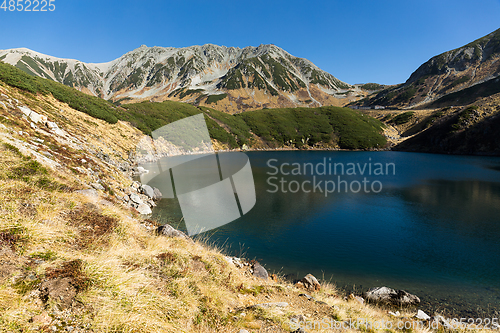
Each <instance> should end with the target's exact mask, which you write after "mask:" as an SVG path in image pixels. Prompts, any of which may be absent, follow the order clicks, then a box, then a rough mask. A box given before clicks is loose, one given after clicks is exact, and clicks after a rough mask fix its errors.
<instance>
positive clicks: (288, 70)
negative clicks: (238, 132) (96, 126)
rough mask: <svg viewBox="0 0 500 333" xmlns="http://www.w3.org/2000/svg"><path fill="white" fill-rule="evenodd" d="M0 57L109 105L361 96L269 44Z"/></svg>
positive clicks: (342, 100)
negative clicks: (90, 58) (94, 57)
mask: <svg viewBox="0 0 500 333" xmlns="http://www.w3.org/2000/svg"><path fill="white" fill-rule="evenodd" d="M0 60H1V61H3V62H5V63H9V64H12V65H14V66H16V67H18V68H20V69H22V70H23V71H25V72H26V73H28V74H30V75H35V76H40V77H43V78H47V79H51V80H54V81H57V82H60V83H63V84H65V85H68V86H71V87H75V88H77V89H79V90H81V91H83V92H85V93H88V94H92V95H95V96H98V97H101V98H104V99H107V100H112V101H114V102H120V103H126V102H131V101H136V102H137V101H144V100H148V101H149V100H151V101H164V100H175V101H185V102H189V103H192V104H196V105H205V106H211V107H214V108H216V109H218V110H220V111H224V112H228V113H237V112H241V111H245V110H253V109H259V108H260V109H261V108H272V107H296V106H308V107H313V106H315V107H318V106H322V105H336V106H340V105H344V104H347V103H349V102H351V101H352V100H355V99H359V97H362V96H364V94H365V91H364V90H363V89H361V88H360V87H358V86H352V85H349V84H347V83H344V82H342V81H340V80H338V79H337V78H335V77H334V76H332V75H331V74H329V73H327V72H325V71H322V70H321V69H319V68H318V67H317V66H315V65H314V64H313V63H311V62H310V61H308V60H306V59H302V58H297V57H294V56H292V55H290V54H289V53H288V52H286V51H284V50H283V49H281V48H279V47H277V46H275V45H261V46H259V47H246V48H243V49H240V48H234V47H225V46H216V45H211V44H207V45H203V46H191V47H186V48H171V47H169V48H164V47H146V46H141V47H140V48H138V49H136V50H133V51H131V52H129V53H127V54H125V55H123V56H122V57H120V58H118V59H116V60H113V61H111V62H108V63H102V64H87V63H83V62H81V61H78V60H70V59H60V58H56V57H52V56H47V55H44V54H40V53H37V52H34V51H31V50H28V49H24V48H21V49H11V50H2V51H0Z"/></svg>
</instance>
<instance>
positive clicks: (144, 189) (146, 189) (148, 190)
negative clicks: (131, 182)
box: [141, 185, 155, 199]
mask: <svg viewBox="0 0 500 333" xmlns="http://www.w3.org/2000/svg"><path fill="white" fill-rule="evenodd" d="M141 189H142V193H144V194H145V195H147V196H148V197H149V198H150V199H154V198H155V191H154V190H153V188H152V187H151V186H149V185H142V186H141Z"/></svg>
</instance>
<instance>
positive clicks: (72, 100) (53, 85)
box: [0, 61, 118, 124]
mask: <svg viewBox="0 0 500 333" xmlns="http://www.w3.org/2000/svg"><path fill="white" fill-rule="evenodd" d="M0 81H3V82H5V83H7V84H8V85H10V86H12V87H16V88H19V89H22V90H24V91H27V92H30V93H32V94H38V93H39V94H44V95H46V94H52V96H54V98H55V99H57V100H59V101H61V102H63V103H67V104H68V105H69V106H71V107H72V108H74V109H75V110H78V111H81V112H84V113H86V114H88V115H90V116H92V117H94V118H98V119H102V120H105V121H107V122H109V123H111V124H114V123H116V122H117V121H118V118H117V115H118V112H117V111H116V108H115V106H113V105H112V104H111V103H109V102H107V101H105V100H103V99H100V98H97V97H93V96H89V95H87V94H84V93H82V92H80V91H78V90H76V89H73V88H70V87H67V86H65V85H63V84H61V83H57V82H54V81H52V80H48V79H42V78H40V77H35V76H31V75H29V74H26V73H25V72H23V71H22V70H20V69H18V68H16V67H14V66H11V65H9V64H5V63H3V62H1V61H0Z"/></svg>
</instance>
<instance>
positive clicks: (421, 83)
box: [356, 29, 500, 109]
mask: <svg viewBox="0 0 500 333" xmlns="http://www.w3.org/2000/svg"><path fill="white" fill-rule="evenodd" d="M499 77H500V29H497V30H495V31H493V32H492V33H490V34H488V35H486V36H484V37H481V38H479V39H476V40H474V41H473V42H470V43H468V44H466V45H464V46H461V47H458V48H456V49H453V50H450V51H447V52H443V53H441V54H439V55H436V56H434V57H432V58H430V59H429V60H428V61H426V62H425V63H423V64H422V65H420V66H419V67H418V68H417V69H416V70H415V71H414V72H413V73H412V74H411V75H410V77H409V78H408V80H407V81H406V82H405V83H403V84H400V85H397V86H395V87H391V88H388V89H385V90H383V91H381V92H379V93H378V94H376V95H375V96H371V97H370V98H367V99H364V100H363V101H361V102H359V103H356V104H359V105H363V106H369V105H382V106H386V107H397V108H408V109H416V108H427V107H443V106H453V105H458V104H457V103H459V105H467V104H469V103H473V102H474V101H475V100H476V99H477V98H479V97H485V96H482V95H481V92H482V91H485V90H486V91H488V92H489V93H488V94H489V95H491V94H495V93H497V92H500V87H498V83H497V82H498V80H497V79H498V78H499ZM466 89H469V90H468V92H463V91H465V90H466ZM460 92H463V93H460ZM452 94H455V95H453V96H450V95H452ZM464 94H466V95H474V97H470V98H463V96H462V95H464ZM476 95H477V96H476ZM448 96H450V97H448Z"/></svg>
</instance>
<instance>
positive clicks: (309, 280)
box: [296, 274, 321, 291]
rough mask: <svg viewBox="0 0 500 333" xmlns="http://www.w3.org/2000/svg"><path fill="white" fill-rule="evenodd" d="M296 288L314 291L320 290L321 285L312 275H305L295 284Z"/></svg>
mask: <svg viewBox="0 0 500 333" xmlns="http://www.w3.org/2000/svg"><path fill="white" fill-rule="evenodd" d="M296 286H297V287H303V288H305V289H307V290H310V291H316V290H320V289H321V284H319V282H318V280H317V279H316V278H315V277H314V275H312V274H307V275H306V276H305V277H304V278H303V279H302V280H300V281H299V282H298V283H297V284H296Z"/></svg>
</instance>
